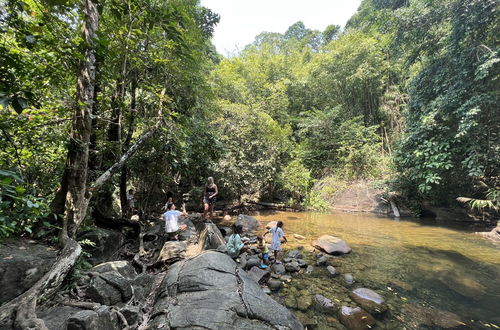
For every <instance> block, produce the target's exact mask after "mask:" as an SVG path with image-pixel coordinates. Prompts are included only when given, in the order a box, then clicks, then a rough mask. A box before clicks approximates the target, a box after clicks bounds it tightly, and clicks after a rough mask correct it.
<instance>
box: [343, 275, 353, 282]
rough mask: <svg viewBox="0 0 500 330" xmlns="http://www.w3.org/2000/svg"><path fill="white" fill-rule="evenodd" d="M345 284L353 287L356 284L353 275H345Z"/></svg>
mask: <svg viewBox="0 0 500 330" xmlns="http://www.w3.org/2000/svg"><path fill="white" fill-rule="evenodd" d="M344 282H345V284H347V285H351V284H353V283H354V277H353V276H352V274H344Z"/></svg>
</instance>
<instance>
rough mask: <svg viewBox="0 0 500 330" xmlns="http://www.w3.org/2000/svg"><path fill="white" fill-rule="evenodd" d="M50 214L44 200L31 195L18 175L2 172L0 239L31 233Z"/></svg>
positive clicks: (0, 187) (0, 179)
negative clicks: (38, 222) (34, 226)
mask: <svg viewBox="0 0 500 330" xmlns="http://www.w3.org/2000/svg"><path fill="white" fill-rule="evenodd" d="M48 214H49V207H48V205H47V204H46V203H45V201H44V199H42V198H39V197H36V196H35V195H34V194H31V193H29V192H28V191H27V189H26V187H25V185H24V184H23V180H22V179H21V178H20V177H19V176H18V175H17V174H16V173H14V172H12V171H7V170H0V239H1V238H6V237H9V236H11V235H16V234H21V233H23V232H27V233H31V228H32V225H33V224H34V223H35V222H36V221H38V220H39V219H41V218H43V217H46V216H47V215H48Z"/></svg>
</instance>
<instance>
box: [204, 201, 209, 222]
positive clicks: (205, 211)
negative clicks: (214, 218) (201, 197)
mask: <svg viewBox="0 0 500 330" xmlns="http://www.w3.org/2000/svg"><path fill="white" fill-rule="evenodd" d="M207 213H208V204H207V203H204V204H203V219H206V218H207Z"/></svg>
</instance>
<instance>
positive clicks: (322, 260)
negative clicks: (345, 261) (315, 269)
mask: <svg viewBox="0 0 500 330" xmlns="http://www.w3.org/2000/svg"><path fill="white" fill-rule="evenodd" d="M327 263H328V259H327V258H326V257H325V256H321V257H319V258H318V260H316V265H317V266H326V264H327Z"/></svg>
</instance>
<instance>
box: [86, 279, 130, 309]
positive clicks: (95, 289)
mask: <svg viewBox="0 0 500 330" xmlns="http://www.w3.org/2000/svg"><path fill="white" fill-rule="evenodd" d="M132 294H133V291H132V286H131V284H130V282H129V281H128V280H127V279H126V278H124V277H123V276H122V275H121V274H120V273H118V272H115V271H112V272H106V273H103V274H99V275H97V276H94V277H93V278H92V280H91V282H90V285H89V286H88V287H87V290H86V296H87V298H89V299H91V300H92V301H95V302H98V303H100V304H102V305H114V304H117V303H119V302H125V301H128V300H130V298H132Z"/></svg>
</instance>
